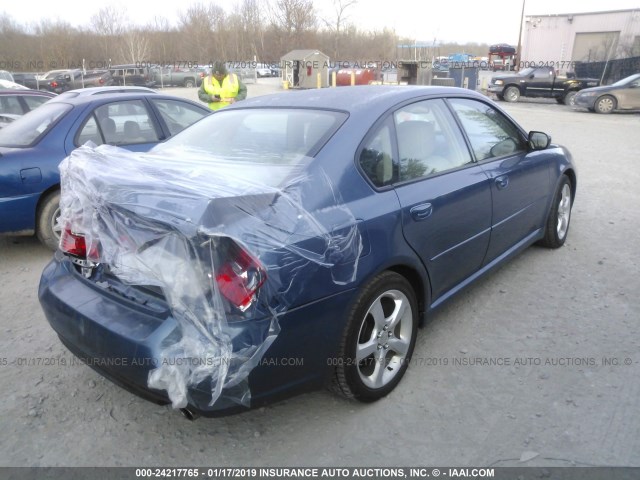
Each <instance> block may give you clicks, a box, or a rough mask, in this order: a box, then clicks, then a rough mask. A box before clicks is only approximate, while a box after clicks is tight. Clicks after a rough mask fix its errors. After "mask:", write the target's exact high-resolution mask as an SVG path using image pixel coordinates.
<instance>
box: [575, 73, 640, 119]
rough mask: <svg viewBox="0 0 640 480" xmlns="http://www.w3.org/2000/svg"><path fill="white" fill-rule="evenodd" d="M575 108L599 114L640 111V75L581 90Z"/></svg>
mask: <svg viewBox="0 0 640 480" xmlns="http://www.w3.org/2000/svg"><path fill="white" fill-rule="evenodd" d="M575 106H576V107H584V108H587V109H589V111H590V112H598V113H611V112H613V111H614V110H640V73H636V74H634V75H631V76H629V77H627V78H623V79H622V80H618V81H617V82H616V83H614V84H612V85H607V86H603V87H593V88H585V89H584V90H580V92H578V94H577V95H576V97H575Z"/></svg>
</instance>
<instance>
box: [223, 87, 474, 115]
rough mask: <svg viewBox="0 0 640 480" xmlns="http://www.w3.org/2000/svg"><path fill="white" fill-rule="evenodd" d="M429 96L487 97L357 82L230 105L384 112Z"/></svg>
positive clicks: (452, 90) (464, 91) (459, 90)
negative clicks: (356, 83)
mask: <svg viewBox="0 0 640 480" xmlns="http://www.w3.org/2000/svg"><path fill="white" fill-rule="evenodd" d="M427 96H435V97H438V96H470V97H475V98H482V99H486V97H484V96H483V95H481V94H479V93H476V92H474V91H472V90H468V89H464V88H455V87H430V86H429V87H425V86H413V85H402V86H398V85H357V86H353V87H336V88H320V89H309V90H297V91H291V90H289V91H286V92H281V93H276V94H272V95H264V96H259V97H253V98H250V99H247V100H243V101H242V102H238V103H235V104H233V105H232V106H230V107H227V108H226V109H237V108H248V107H251V108H257V107H263V108H264V107H277V108H281V107H293V108H303V107H307V108H323V109H329V110H342V111H346V112H348V113H350V114H359V113H365V114H369V115H371V114H376V113H378V114H381V113H383V112H385V111H386V110H388V109H389V108H391V107H393V106H394V105H397V104H398V103H402V102H403V101H408V100H411V99H414V98H415V99H418V98H421V97H427ZM226 109H225V110H226Z"/></svg>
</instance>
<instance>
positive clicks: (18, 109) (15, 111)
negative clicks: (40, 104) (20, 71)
mask: <svg viewBox="0 0 640 480" xmlns="http://www.w3.org/2000/svg"><path fill="white" fill-rule="evenodd" d="M0 113H10V114H12V115H22V114H23V113H24V112H23V111H22V106H21V105H20V100H18V97H16V96H14V95H0Z"/></svg>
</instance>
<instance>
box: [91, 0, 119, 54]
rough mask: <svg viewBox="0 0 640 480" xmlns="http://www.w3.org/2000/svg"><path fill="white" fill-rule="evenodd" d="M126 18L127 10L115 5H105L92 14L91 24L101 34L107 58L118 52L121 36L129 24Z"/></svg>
mask: <svg viewBox="0 0 640 480" xmlns="http://www.w3.org/2000/svg"><path fill="white" fill-rule="evenodd" d="M126 18H127V12H126V10H124V9H122V8H116V7H115V6H114V5H109V6H106V7H103V8H101V9H100V10H98V11H97V12H96V13H95V14H94V15H92V16H91V20H90V24H91V27H92V28H93V29H94V31H95V32H96V33H97V34H98V35H99V36H100V40H101V44H102V54H103V55H104V58H105V60H107V59H109V58H111V56H114V55H115V54H116V53H117V50H118V48H117V47H118V43H119V42H120V37H121V35H122V34H123V32H124V31H125V28H126V25H127V22H126Z"/></svg>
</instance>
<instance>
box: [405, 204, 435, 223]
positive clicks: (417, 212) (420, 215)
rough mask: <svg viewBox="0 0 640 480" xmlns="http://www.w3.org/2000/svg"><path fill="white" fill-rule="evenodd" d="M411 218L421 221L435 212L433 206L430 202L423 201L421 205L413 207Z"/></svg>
mask: <svg viewBox="0 0 640 480" xmlns="http://www.w3.org/2000/svg"><path fill="white" fill-rule="evenodd" d="M409 212H411V218H413V219H414V220H416V221H417V222H419V221H420V220H424V219H426V218H427V217H428V216H429V215H431V213H432V212H433V207H432V206H431V204H430V203H421V204H420V205H416V206H415V207H412V208H411V210H409Z"/></svg>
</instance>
